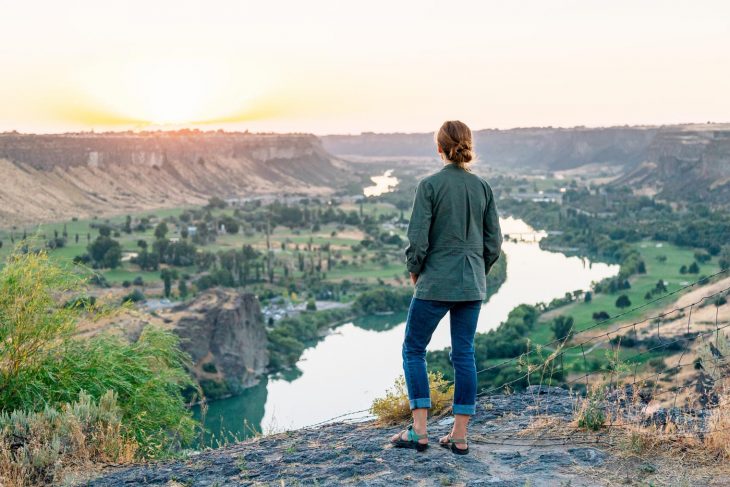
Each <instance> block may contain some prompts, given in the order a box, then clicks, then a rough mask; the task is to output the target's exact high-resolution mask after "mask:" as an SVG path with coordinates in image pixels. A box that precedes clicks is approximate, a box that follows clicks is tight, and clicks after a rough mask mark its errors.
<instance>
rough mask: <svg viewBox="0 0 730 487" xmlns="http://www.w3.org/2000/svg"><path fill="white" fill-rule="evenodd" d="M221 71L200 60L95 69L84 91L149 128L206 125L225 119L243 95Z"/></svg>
mask: <svg viewBox="0 0 730 487" xmlns="http://www.w3.org/2000/svg"><path fill="white" fill-rule="evenodd" d="M228 81H229V80H228V78H227V73H226V72H225V69H221V68H220V66H216V65H214V64H212V63H210V62H206V61H205V60H200V59H186V58H178V59H173V58H168V59H165V58H162V59H159V58H158V59H154V60H145V61H137V62H130V63H128V64H126V65H124V66H118V65H117V66H106V67H97V69H95V70H94V71H93V72H90V73H87V75H86V76H85V79H84V82H83V85H84V92H85V93H86V94H87V95H90V96H91V98H92V99H93V100H94V103H95V104H96V105H98V106H100V107H103V109H104V110H106V111H108V112H109V113H113V114H116V115H118V116H119V117H120V119H133V120H140V121H143V122H144V123H146V124H149V125H158V126H164V125H186V124H195V123H205V122H206V121H208V120H213V119H216V118H218V117H222V116H225V115H227V114H228V113H229V112H230V110H231V108H232V107H237V108H238V107H240V106H241V104H242V103H243V102H245V101H246V100H247V99H248V97H247V96H245V94H243V93H242V90H244V89H245V86H240V85H239V86H236V87H235V88H234V89H232V88H231V86H230V83H228Z"/></svg>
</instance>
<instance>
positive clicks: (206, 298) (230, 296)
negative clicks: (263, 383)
mask: <svg viewBox="0 0 730 487" xmlns="http://www.w3.org/2000/svg"><path fill="white" fill-rule="evenodd" d="M165 318H166V320H167V321H171V322H172V325H173V326H172V329H173V331H174V332H175V333H176V334H177V335H178V336H179V337H180V338H181V346H182V348H183V350H185V351H186V352H187V353H189V354H190V356H191V357H192V359H193V365H194V368H193V374H194V376H195V377H196V378H197V379H198V381H200V382H201V384H203V385H204V386H205V384H211V383H217V384H220V387H218V388H217V389H216V390H219V391H223V390H225V391H228V392H230V393H233V394H235V393H238V392H240V391H241V390H242V389H244V388H246V387H250V386H252V385H254V384H256V383H257V382H258V380H259V378H260V377H261V375H263V374H264V373H265V371H266V366H267V365H268V363H269V354H268V350H267V346H268V341H267V338H266V326H265V324H264V321H263V318H262V315H261V309H260V307H259V302H258V299H257V298H256V296H255V295H253V294H250V293H238V292H235V291H230V290H222V289H213V290H209V291H206V292H204V293H202V294H201V295H200V296H198V297H197V298H196V299H195V300H194V301H192V302H190V303H186V304H183V305H180V306H178V307H176V308H174V309H173V310H172V313H170V314H167V315H165Z"/></svg>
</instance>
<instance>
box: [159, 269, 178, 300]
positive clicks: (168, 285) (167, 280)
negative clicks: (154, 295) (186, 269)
mask: <svg viewBox="0 0 730 487" xmlns="http://www.w3.org/2000/svg"><path fill="white" fill-rule="evenodd" d="M160 277H161V278H162V282H163V283H164V285H165V297H166V298H169V297H170V294H172V280H173V279H175V278H176V277H177V272H176V271H174V270H170V269H162V271H160Z"/></svg>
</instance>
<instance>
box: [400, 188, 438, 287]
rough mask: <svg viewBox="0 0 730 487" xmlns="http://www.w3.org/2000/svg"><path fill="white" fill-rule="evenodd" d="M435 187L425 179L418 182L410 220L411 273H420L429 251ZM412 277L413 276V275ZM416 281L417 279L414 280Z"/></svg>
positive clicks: (409, 262)
mask: <svg viewBox="0 0 730 487" xmlns="http://www.w3.org/2000/svg"><path fill="white" fill-rule="evenodd" d="M432 193H433V188H431V186H430V185H429V184H428V183H426V182H424V181H423V180H422V181H421V182H420V183H418V187H417V188H416V197H415V199H414V200H413V211H412V212H411V220H410V221H409V222H408V232H407V234H408V247H407V248H406V267H407V268H408V272H410V273H411V274H416V275H418V274H420V273H421V270H422V269H423V263H424V261H425V260H426V254H427V252H428V233H429V231H430V229H431V200H432V198H431V197H432ZM411 279H413V277H412V276H411ZM414 283H415V281H414Z"/></svg>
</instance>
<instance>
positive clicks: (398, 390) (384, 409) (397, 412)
mask: <svg viewBox="0 0 730 487" xmlns="http://www.w3.org/2000/svg"><path fill="white" fill-rule="evenodd" d="M428 382H429V387H430V389H431V410H430V413H431V414H432V415H434V416H438V415H441V414H444V413H446V412H448V411H449V410H450V409H451V402H452V399H453V396H454V386H453V384H451V383H450V382H448V381H446V380H445V379H444V378H443V376H442V375H441V374H440V373H437V372H429V374H428ZM371 411H372V413H373V414H374V415H375V416H377V418H378V421H379V422H380V423H381V424H398V423H402V422H403V421H407V420H408V419H409V418H410V417H411V407H410V403H409V402H408V389H407V387H406V380H405V377H403V376H400V377H398V379H396V381H395V385H394V386H393V387H392V388H391V389H389V390H388V391H386V394H385V397H382V398H377V399H375V400H374V401H373V405H372V407H371Z"/></svg>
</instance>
